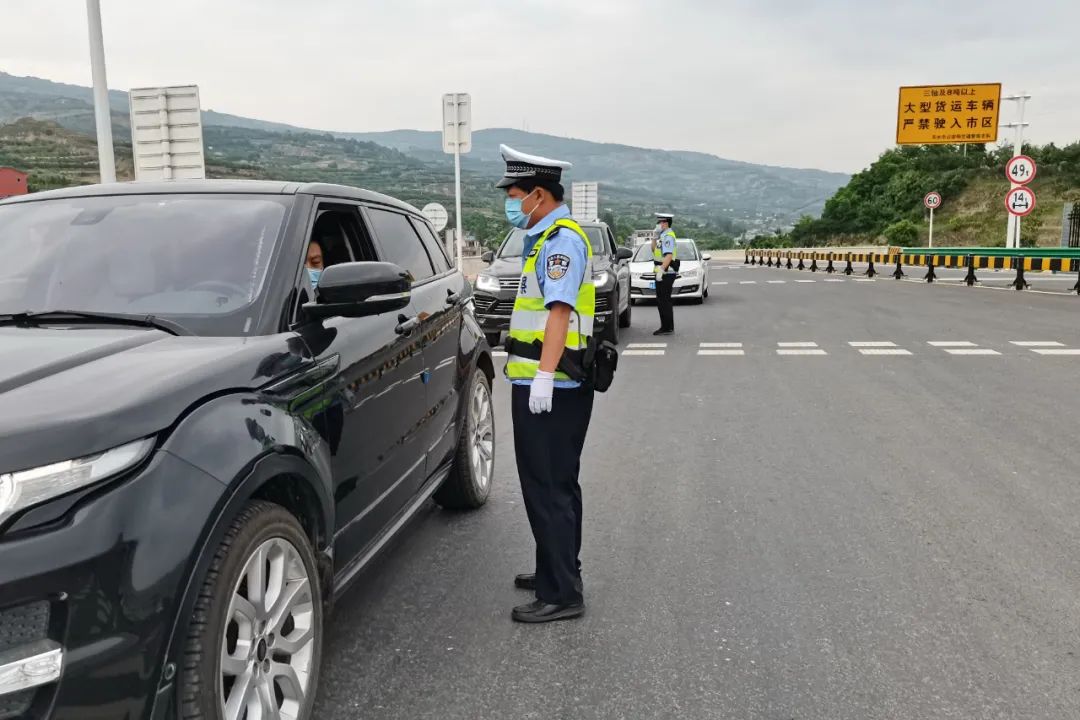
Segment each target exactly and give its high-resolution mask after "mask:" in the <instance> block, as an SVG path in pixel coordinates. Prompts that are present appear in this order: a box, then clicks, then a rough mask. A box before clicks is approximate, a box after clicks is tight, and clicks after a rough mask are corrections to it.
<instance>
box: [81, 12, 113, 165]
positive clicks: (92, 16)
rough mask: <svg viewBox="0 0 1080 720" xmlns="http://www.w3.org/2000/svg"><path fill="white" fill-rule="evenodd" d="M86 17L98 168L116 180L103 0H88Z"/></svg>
mask: <svg viewBox="0 0 1080 720" xmlns="http://www.w3.org/2000/svg"><path fill="white" fill-rule="evenodd" d="M86 20H87V26H88V28H89V31H90V68H91V72H92V73H93V76H94V120H95V122H96V124H97V146H98V172H99V174H100V175H101V182H103V183H114V182H116V157H115V156H114V155H113V141H112V112H111V110H110V108H109V83H108V81H107V80H106V79H105V41H104V39H103V38H102V33H101V0H86Z"/></svg>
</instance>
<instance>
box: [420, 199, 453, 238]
mask: <svg viewBox="0 0 1080 720" xmlns="http://www.w3.org/2000/svg"><path fill="white" fill-rule="evenodd" d="M420 212H422V213H423V214H424V217H426V218H427V219H428V220H430V221H431V224H432V225H434V226H435V231H436V232H442V231H443V230H445V229H446V224H447V223H448V222H449V221H450V214H449V213H448V212H446V208H444V207H443V206H442V205H440V204H439V203H428V204H427V205H425V206H424V209H423V210H421V211H420Z"/></svg>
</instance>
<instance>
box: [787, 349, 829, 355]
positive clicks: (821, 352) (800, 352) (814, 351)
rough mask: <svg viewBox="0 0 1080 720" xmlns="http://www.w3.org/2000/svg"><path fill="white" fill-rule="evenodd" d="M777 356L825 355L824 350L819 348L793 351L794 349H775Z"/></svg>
mask: <svg viewBox="0 0 1080 720" xmlns="http://www.w3.org/2000/svg"><path fill="white" fill-rule="evenodd" d="M776 354H777V355H827V354H828V353H826V352H825V351H824V350H822V349H820V348H813V349H795V348H777V350H776Z"/></svg>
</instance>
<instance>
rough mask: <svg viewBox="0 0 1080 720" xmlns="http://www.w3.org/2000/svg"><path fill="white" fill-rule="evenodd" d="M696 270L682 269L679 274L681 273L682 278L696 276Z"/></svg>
mask: <svg viewBox="0 0 1080 720" xmlns="http://www.w3.org/2000/svg"><path fill="white" fill-rule="evenodd" d="M697 272H698V271H697V270H684V271H682V272H681V273H679V274H680V275H682V276H683V277H684V278H696V277H697Z"/></svg>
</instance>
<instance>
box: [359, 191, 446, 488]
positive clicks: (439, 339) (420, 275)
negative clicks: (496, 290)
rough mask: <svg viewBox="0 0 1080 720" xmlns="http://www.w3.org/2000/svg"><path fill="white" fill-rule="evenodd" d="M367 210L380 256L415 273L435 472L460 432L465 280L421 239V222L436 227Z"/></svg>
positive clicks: (426, 430) (427, 439)
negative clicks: (459, 411) (458, 430)
mask: <svg viewBox="0 0 1080 720" xmlns="http://www.w3.org/2000/svg"><path fill="white" fill-rule="evenodd" d="M365 214H366V215H367V218H368V220H369V222H370V225H371V227H372V229H373V230H374V233H375V240H376V243H377V247H378V252H379V257H380V258H381V259H384V260H388V261H390V262H393V263H396V264H398V265H400V266H402V267H403V268H405V269H406V270H408V271H409V272H410V273H412V276H413V288H412V302H413V305H414V306H415V308H416V311H417V313H418V317H419V318H420V321H421V334H422V337H423V340H424V369H425V376H424V381H425V384H426V390H427V395H426V397H427V411H426V413H425V414H424V427H423V429H422V431H421V437H422V438H423V442H424V446H425V449H426V450H427V453H428V463H427V474H428V475H429V476H430V475H431V474H432V473H434V472H435V470H436V469H438V468H439V467H440V466H441V465H442V464H443V463H444V462H446V461H447V460H449V458H450V456H451V455H452V454H453V450H454V447H455V445H456V438H457V436H458V432H457V428H456V420H457V416H458V413H457V409H458V406H459V397H460V395H459V393H460V388H461V383H462V381H463V378H462V369H461V365H460V361H459V351H458V349H459V344H460V332H461V322H462V318H461V301H462V299H463V295H464V294H465V286H464V282H465V281H464V278H463V276H462V275H461V274H460V273H458V272H456V271H452V270H451V269H450V266H449V262H447V260H446V256H445V255H443V254H442V252H441V250H439V249H438V247H437V246H436V247H432V243H431V242H430V241H429V242H427V243H425V242H424V240H422V239H421V236H420V234H419V231H418V227H419V228H421V229H422V230H427V231H428V232H430V230H428V228H427V226H426V223H424V222H423V221H422V220H419V219H418V218H413V217H412V216H410V215H407V214H405V213H403V212H400V211H397V210H395V209H390V208H385V207H375V206H368V207H366V208H365ZM436 242H437V241H436ZM436 250H438V254H436V253H435V252H434V251H436ZM416 489H417V490H419V486H418V487H417V488H416Z"/></svg>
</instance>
